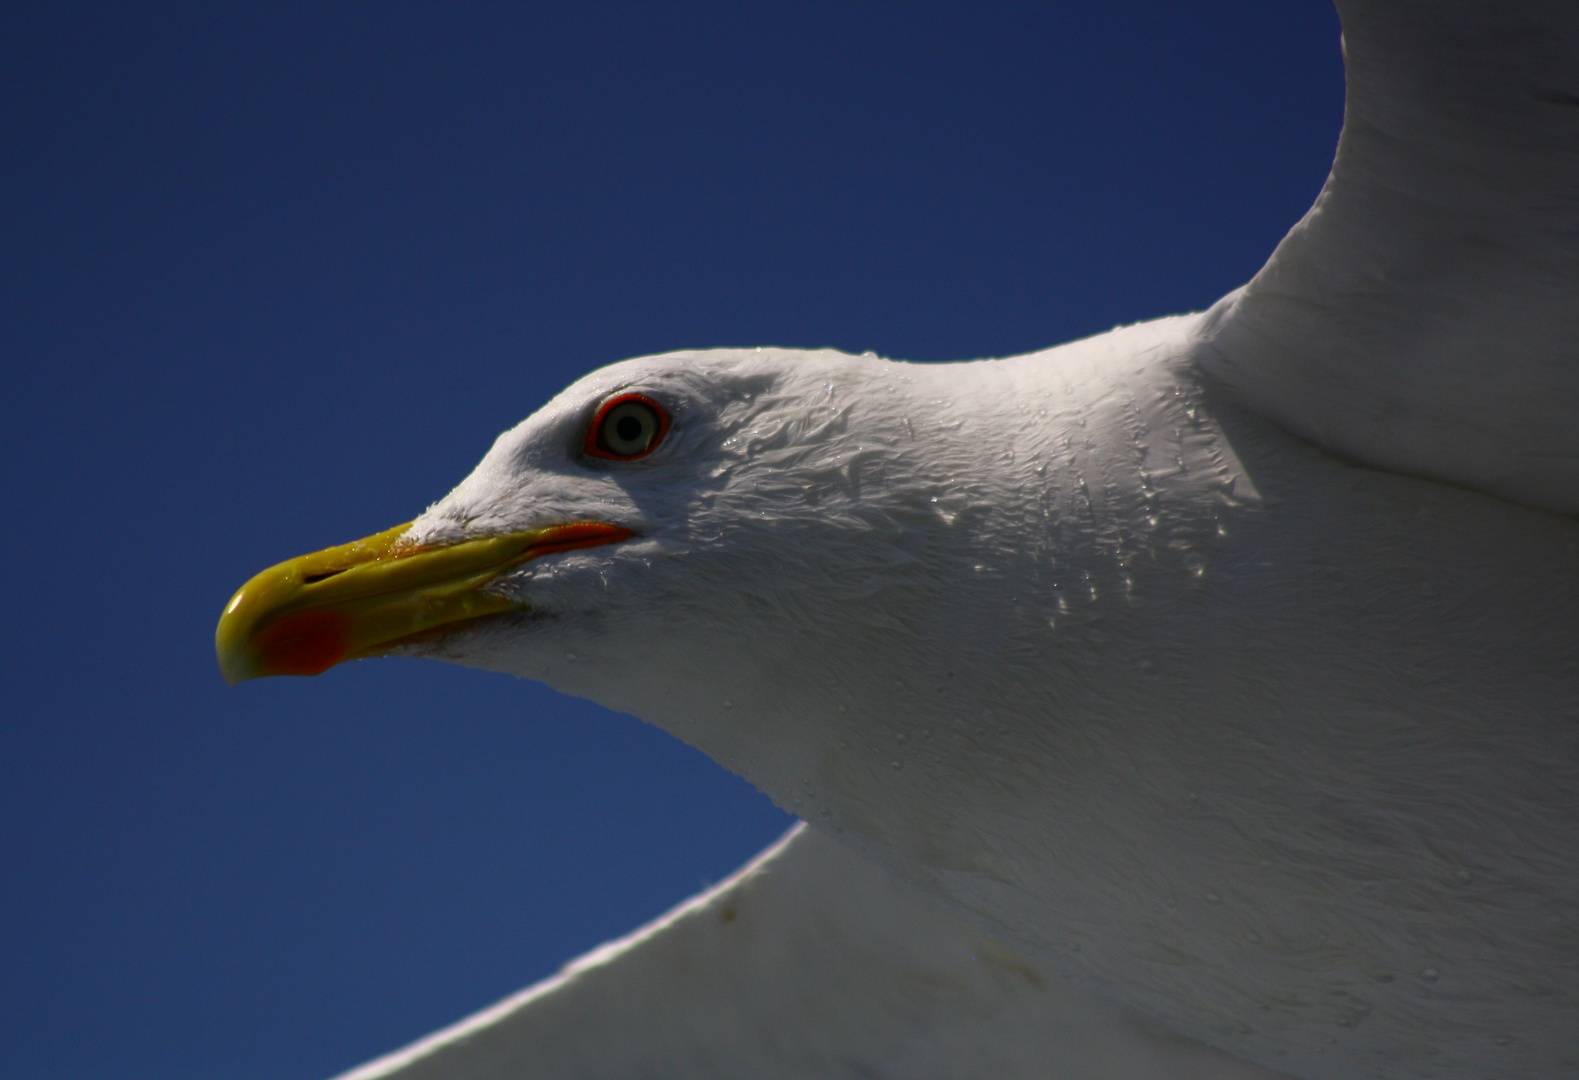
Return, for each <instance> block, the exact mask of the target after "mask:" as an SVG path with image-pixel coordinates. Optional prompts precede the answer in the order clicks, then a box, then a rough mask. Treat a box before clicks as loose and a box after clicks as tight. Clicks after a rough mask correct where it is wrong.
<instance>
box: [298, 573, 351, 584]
mask: <svg viewBox="0 0 1579 1080" xmlns="http://www.w3.org/2000/svg"><path fill="white" fill-rule="evenodd" d="M343 573H345V571H344V570H325V571H323V573H321V574H303V575H302V584H303V585H313V584H316V583H317V582H320V581H322V580H324V579H325V578H332V577H334V576H335V575H336V574H343Z"/></svg>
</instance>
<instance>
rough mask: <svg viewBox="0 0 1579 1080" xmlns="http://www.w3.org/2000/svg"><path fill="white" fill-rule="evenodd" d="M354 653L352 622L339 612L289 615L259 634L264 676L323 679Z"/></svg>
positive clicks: (260, 665) (260, 666) (259, 659)
mask: <svg viewBox="0 0 1579 1080" xmlns="http://www.w3.org/2000/svg"><path fill="white" fill-rule="evenodd" d="M350 651H351V646H350V633H349V620H348V619H347V618H346V617H345V615H343V614H342V613H340V612H338V611H323V610H320V611H301V612H297V613H295V614H292V615H286V616H284V617H283V618H281V619H279V620H278V621H276V622H275V623H274V624H273V625H272V626H268V627H266V628H264V630H263V631H262V632H261V633H260V634H258V636H257V642H256V644H255V646H254V655H255V656H256V657H257V666H258V674H260V675H321V674H323V673H324V672H325V671H328V670H329V669H330V668H332V667H334V666H335V665H336V664H338V663H339V662H340V661H342V660H344V659H345V657H346V654H347V653H349V652H350Z"/></svg>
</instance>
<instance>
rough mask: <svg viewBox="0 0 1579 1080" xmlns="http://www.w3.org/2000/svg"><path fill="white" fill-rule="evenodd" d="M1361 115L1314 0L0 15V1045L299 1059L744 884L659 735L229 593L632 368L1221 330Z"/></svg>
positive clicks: (71, 1075)
mask: <svg viewBox="0 0 1579 1080" xmlns="http://www.w3.org/2000/svg"><path fill="white" fill-rule="evenodd" d="M1341 113H1342V70H1341V61H1340V57H1339V50H1338V25H1337V19H1336V17H1335V15H1334V14H1333V12H1332V11H1331V10H1330V8H1329V7H1327V6H1326V5H1324V4H1322V3H1318V2H1316V0H1297V2H1289V3H1281V4H1275V5H1271V4H1264V3H1212V4H1208V3H1204V2H1202V3H1181V4H1173V5H1161V4H1151V3H1103V4H1096V3H1088V4H1079V5H1073V4H1071V5H1057V4H1045V5H1029V4H1013V3H1008V2H1004V3H998V4H992V5H984V4H977V3H971V4H924V3H907V4H897V3H895V4H888V3H838V4H835V3H790V4H752V5H738V4H702V3H698V4H678V3H677V4H640V5H636V4H604V5H590V4H575V5H569V4H566V5H549V4H541V5H531V6H526V5H520V6H504V5H499V6H495V5H482V4H464V3H455V4H443V5H440V4H433V5H411V4H376V5H375V4H349V3H344V4H311V5H300V6H297V5H291V4H271V5H215V4H204V5H193V6H180V5H172V4H144V5H131V4H112V5H103V6H85V5H79V4H66V3H58V2H57V3H49V4H44V3H36V4H28V3H13V4H7V5H5V6H4V7H3V8H0V365H3V367H0V371H3V374H4V380H5V383H4V387H5V393H4V394H3V395H0V440H3V441H4V458H3V460H4V474H3V475H4V477H5V485H6V491H5V497H6V514H5V528H4V529H3V531H0V545H3V554H4V557H5V562H4V565H5V567H6V570H7V573H6V589H5V597H6V612H7V615H6V626H5V631H4V637H3V641H4V648H3V650H0V677H3V680H4V682H3V685H4V691H3V693H4V697H3V701H4V710H3V717H0V973H3V975H0V995H3V997H0V1074H3V1075H4V1076H5V1077H7V1078H14V1080H34V1078H38V1080H43V1078H46V1077H47V1078H49V1080H77V1078H83V1080H86V1078H89V1077H92V1078H95V1080H98V1078H102V1077H106V1076H114V1077H117V1078H119V1080H141V1078H150V1080H151V1078H159V1080H188V1078H191V1080H196V1078H200V1077H201V1078H204V1080H275V1078H283V1080H313V1078H317V1077H323V1076H326V1075H328V1074H330V1073H333V1072H335V1071H337V1070H339V1069H343V1068H346V1067H349V1066H351V1065H353V1064H355V1063H357V1062H359V1061H360V1060H363V1059H365V1058H367V1057H370V1056H373V1055H375V1054H377V1053H380V1052H383V1051H386V1050H389V1049H391V1048H393V1047H394V1046H396V1045H398V1044H400V1043H403V1042H405V1041H408V1040H410V1039H411V1038H414V1037H416V1036H418V1035H421V1034H423V1033H425V1032H427V1031H429V1030H431V1029H432V1028H434V1027H436V1026H439V1025H441V1024H444V1023H447V1022H449V1021H451V1020H454V1019H456V1018H458V1017H459V1016H461V1015H462V1014H464V1013H466V1012H469V1011H471V1010H473V1009H476V1008H478V1007H480V1006H482V1005H485V1004H487V1003H489V1002H490V1001H492V1000H494V999H496V998H498V997H500V996H502V995H504V994H506V993H508V992H510V991H512V990H515V989H517V988H519V987H520V986H523V985H525V984H527V983H529V982H531V981H534V980H536V979H538V978H540V977H542V976H544V975H547V974H549V973H551V972H552V971H553V970H555V969H556V968H557V967H558V965H559V964H560V963H561V962H563V961H564V960H565V959H567V958H569V957H570V956H572V955H575V954H576V953H579V952H581V951H583V950H585V949H587V948H589V947H591V946H593V945H596V944H598V943H599V942H601V941H603V940H606V939H608V938H609V937H612V936H616V935H618V934H621V933H623V932H625V931H627V930H629V929H631V928H632V927H634V926H635V925H637V924H638V923H640V922H643V921H645V920H646V919H648V918H650V917H652V916H653V915H656V914H658V913H659V912H660V911H662V910H663V909H664V908H666V907H668V906H669V905H671V904H673V903H675V902H676V901H678V900H680V899H682V898H683V897H685V896H687V895H689V894H690V893H692V892H694V891H696V890H697V889H698V888H699V887H700V886H701V885H702V884H703V883H705V882H710V881H714V880H717V879H718V878H720V877H722V876H724V875H725V874H727V873H728V872H729V871H730V870H732V869H733V868H734V867H735V866H737V865H738V864H739V863H740V862H742V861H744V860H745V859H746V858H747V857H748V856H749V855H751V854H752V853H753V852H755V851H756V850H758V849H759V848H761V847H762V846H764V845H765V844H766V843H768V842H769V841H770V840H771V839H772V838H774V837H775V836H776V835H778V834H779V833H780V832H781V831H782V830H783V829H784V828H785V827H787V825H788V824H789V821H790V819H789V818H788V817H787V816H786V815H784V814H782V813H780V812H779V811H777V810H776V809H774V808H773V807H772V806H771V805H770V804H768V803H767V802H766V800H765V799H764V798H762V796H760V795H759V794H757V793H756V792H755V791H754V790H753V789H752V788H751V787H750V786H749V785H748V784H746V783H745V782H744V781H741V780H739V779H738V778H736V777H733V776H731V775H729V774H727V773H725V772H724V771H723V770H722V769H720V768H718V767H717V766H715V765H713V764H712V763H711V762H710V761H708V760H707V759H706V758H704V757H702V756H701V755H700V754H698V753H696V752H694V751H692V750H690V749H689V748H687V747H685V746H683V745H681V744H679V743H677V742H675V741H674V740H673V739H671V738H669V737H668V736H667V735H664V734H662V733H661V732H658V731H656V730H655V729H652V728H649V727H647V726H645V725H643V724H641V723H640V722H639V721H637V720H635V719H633V718H631V717H627V716H619V715H614V714H611V713H608V712H605V711H603V710H600V709H598V708H597V707H595V706H592V705H589V704H587V703H585V702H581V701H577V700H574V699H570V698H565V697H562V696H559V695H556V694H554V693H552V692H550V691H548V690H546V689H544V688H542V687H540V686H536V685H533V684H529V683H524V682H518V681H514V680H511V679H507V678H504V677H499V676H490V675H486V674H482V673H478V672H473V671H464V670H460V669H453V668H448V667H445V666H442V665H438V664H432V663H422V662H416V661H404V660H381V661H371V662H366V663H359V664H351V665H346V666H344V667H342V668H339V669H336V670H334V671H331V672H330V673H328V674H327V675H324V676H322V677H320V678H317V679H275V680H265V681H260V682H254V683H248V684H245V685H243V686H240V687H237V688H235V689H227V688H226V687H225V686H224V684H223V683H222V682H221V680H220V678H219V675H218V673H217V671H216V669H215V666H214V661H213V654H212V635H213V625H214V621H215V619H216V617H217V616H218V613H219V610H220V607H221V605H222V604H223V603H224V601H225V600H226V598H227V597H228V596H229V594H230V593H231V592H232V591H233V590H234V589H235V588H236V586H238V585H239V584H240V583H241V582H242V581H243V580H245V579H246V578H247V577H248V576H250V575H251V574H252V573H253V572H255V571H256V570H258V569H261V568H262V567H264V566H265V565H268V564H270V563H273V562H275V561H278V560H279V559H282V558H285V557H288V556H291V555H295V554H299V553H301V552H304V551H308V550H314V549H317V548H320V547H323V546H326V545H328V544H332V543H337V542H341V541H345V540H349V539H353V538H355V537H359V536H363V535H366V534H368V533H371V532H374V531H377V530H379V529H383V528H386V527H388V526H390V525H393V524H395V523H398V522H401V521H405V520H408V519H410V518H411V517H413V516H414V515H415V514H416V513H418V512H420V511H421V510H422V508H423V507H424V506H426V505H427V504H428V503H429V502H431V501H433V500H434V499H436V498H438V497H439V496H440V495H442V494H443V493H444V492H445V491H446V490H448V488H449V487H450V486H452V485H453V484H454V483H455V482H456V481H458V480H459V479H460V478H461V477H462V476H464V475H465V474H466V472H467V471H468V470H469V469H470V467H471V465H472V464H473V463H474V461H475V460H476V459H477V458H478V457H479V456H480V455H481V454H482V452H483V451H484V450H486V449H487V447H488V445H489V443H490V442H491V440H492V439H493V437H494V435H495V434H497V433H498V432H499V431H500V430H502V429H504V428H506V427H508V426H510V425H512V424H514V423H515V422H516V421H517V420H519V419H520V418H522V417H523V416H525V415H527V414H529V413H530V412H531V411H532V410H534V409H535V408H536V407H537V406H538V405H540V404H541V403H543V402H544V401H546V400H547V399H548V398H549V397H550V396H551V395H552V394H553V393H554V392H556V391H557V390H559V389H560V388H561V387H563V386H564V385H565V384H566V383H568V382H570V381H571V380H572V379H574V378H575V377H577V376H579V375H580V374H582V373H584V372H585V371H587V370H589V369H591V368H593V367H597V366H600V365H602V364H604V363H608V362H611V361H614V360H618V359H621V358H624V357H628V356H633V355H639V354H642V353H647V352H656V351H663V350H668V349H675V348H684V347H702V346H715V345H719V346H722V345H735V346H750V345H784V346H807V347H814V346H834V347H837V348H841V349H846V350H849V351H852V352H861V351H863V350H867V349H871V350H875V351H876V352H878V353H881V354H884V355H887V356H893V357H899V358H905V359H911V360H920V361H932V360H948V359H961V358H968V357H976V356H989V355H1007V354H1013V353H1016V352H1023V351H1027V350H1031V349H1036V348H1041V347H1045V346H1047V345H1051V344H1055V343H1057V342H1060V341H1064V340H1068V339H1070V338H1075V337H1080V336H1083V335H1086V334H1090V333H1093V332H1097V331H1101V330H1105V329H1107V328H1109V327H1111V326H1113V325H1115V324H1117V323H1121V322H1133V321H1136V320H1139V319H1143V318H1148V317H1152V316H1157V315H1164V314H1170V313H1175V312H1180V311H1187V310H1193V309H1198V308H1201V307H1204V306H1206V305H1208V304H1210V303H1211V302H1212V301H1213V300H1215V299H1216V298H1217V297H1218V296H1219V295H1221V294H1222V293H1224V292H1226V291H1227V290H1229V289H1231V288H1233V287H1235V286H1236V285H1238V284H1240V283H1242V282H1243V281H1244V280H1246V279H1247V278H1248V277H1249V276H1250V275H1251V274H1252V273H1253V272H1254V271H1255V270H1256V269H1257V268H1258V267H1259V266H1260V264H1261V263H1262V261H1263V260H1264V259H1265V257H1266V255H1267V254H1268V253H1269V252H1270V251H1271V249H1272V247H1273V245H1274V244H1275V243H1276V242H1277V240H1278V238H1279V237H1280V236H1281V235H1282V234H1283V232H1285V231H1286V230H1287V228H1288V227H1289V226H1290V225H1291V224H1292V223H1293V222H1294V221H1295V220H1296V219H1297V218H1298V217H1299V215H1300V214H1301V213H1303V212H1304V210H1305V209H1306V208H1307V207H1308V206H1309V204H1310V202H1311V200H1312V199H1313V198H1314V196H1315V194H1316V192H1317V190H1318V189H1319V187H1320V184H1321V180H1322V178H1323V177H1324V175H1325V173H1326V168H1327V165H1328V163H1329V161H1330V157H1331V151H1332V148H1333V146H1334V144H1335V142H1336V138H1337V134H1338V127H1339V123H1340V119H1341Z"/></svg>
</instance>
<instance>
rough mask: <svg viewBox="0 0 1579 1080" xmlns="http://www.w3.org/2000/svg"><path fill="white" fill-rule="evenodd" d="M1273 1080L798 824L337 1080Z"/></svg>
mask: <svg viewBox="0 0 1579 1080" xmlns="http://www.w3.org/2000/svg"><path fill="white" fill-rule="evenodd" d="M747 1076H749V1077H752V1078H753V1080H771V1078H781V1077H782V1078H785V1080H790V1078H796V1080H798V1078H803V1077H808V1076H815V1077H822V1078H829V1080H843V1078H849V1080H857V1078H860V1080H877V1078H886V1077H893V1078H900V1077H903V1078H905V1080H929V1078H937V1080H959V1078H962V1077H989V1076H990V1077H994V1078H997V1080H1014V1078H1017V1077H1044V1078H1051V1077H1056V1078H1058V1080H1276V1078H1277V1077H1278V1076H1279V1074H1277V1073H1273V1072H1269V1071H1267V1070H1265V1069H1262V1068H1260V1067H1258V1066H1255V1065H1250V1064H1246V1063H1242V1062H1239V1061H1236V1060H1234V1059H1232V1058H1229V1057H1228V1056H1226V1055H1224V1054H1222V1053H1220V1052H1219V1051H1216V1050H1212V1049H1209V1048H1207V1047H1205V1046H1203V1045H1201V1044H1200V1043H1197V1042H1193V1041H1191V1040H1189V1039H1185V1038H1182V1037H1180V1036H1176V1035H1171V1034H1168V1033H1166V1032H1164V1031H1161V1030H1158V1029H1155V1028H1154V1027H1152V1026H1150V1025H1148V1023H1147V1022H1146V1021H1145V1020H1144V1019H1143V1018H1142V1017H1141V1016H1140V1015H1139V1014H1138V1013H1135V1012H1133V1011H1131V1010H1129V1009H1126V1008H1124V1007H1122V1006H1120V1005H1116V1004H1113V1003H1111V1002H1108V1001H1106V1000H1104V999H1102V998H1099V997H1097V996H1096V995H1094V994H1091V993H1089V992H1088V991H1085V990H1083V989H1081V988H1078V987H1076V986H1075V985H1074V984H1073V983H1070V982H1068V981H1067V980H1065V979H1063V978H1062V977H1059V976H1057V975H1054V974H1052V973H1051V972H1048V971H1046V970H1043V969H1040V968H1039V967H1037V966H1036V965H1034V964H1032V963H1029V962H1027V961H1026V960H1024V959H1022V958H1020V957H1017V956H1015V955H1014V954H1013V953H1011V952H1010V951H1009V950H1008V949H1006V948H1004V947H1003V946H1001V945H998V944H996V943H994V942H992V941H990V940H988V939H987V938H984V937H982V936H980V935H979V934H976V933H974V932H973V931H972V930H970V929H969V928H968V927H967V926H966V925H965V923H964V922H963V921H962V920H961V919H959V918H957V917H956V916H954V915H953V914H952V913H951V912H949V911H947V910H946V909H944V908H942V907H940V906H938V905H937V904H936V902H935V901H933V900H931V899H928V898H926V897H923V896H922V895H920V894H918V893H915V892H913V891H911V889H910V888H909V887H908V886H905V885H903V884H901V883H899V882H898V881H896V880H894V879H893V878H891V877H890V876H889V875H888V874H887V873H886V872H884V871H882V870H880V869H879V868H877V867H876V866H874V865H872V864H871V863H870V862H869V861H868V860H866V859H863V858H861V857H859V856H857V855H854V854H851V853H849V852H847V851H845V850H844V849H843V848H841V847H840V846H839V845H838V844H837V843H836V842H834V841H833V840H830V839H828V838H826V837H824V836H822V835H820V834H818V833H815V832H813V831H811V830H809V829H807V828H805V827H804V826H799V827H797V828H796V829H795V830H793V831H792V832H791V833H790V834H789V835H787V836H786V837H785V838H784V839H783V840H781V841H780V842H779V843H777V844H776V845H774V846H773V847H772V848H769V849H768V850H767V851H765V852H764V853H763V854H762V855H760V856H758V857H757V858H756V859H755V860H753V861H752V862H751V863H750V864H749V865H747V866H746V867H744V868H743V869H742V870H740V871H739V872H738V873H736V874H735V875H734V876H733V877H732V878H730V879H729V880H728V881H726V882H724V883H723V884H721V885H719V886H717V887H716V888H713V889H711V890H709V891H708V892H705V893H703V894H701V895H700V896H697V897H695V898H694V899H692V900H689V901H687V902H686V903H684V904H682V905H681V906H680V907H678V908H676V909H675V910H673V911H671V912H670V913H669V914H667V915H665V916H663V917H662V918H661V919H658V920H657V921H656V922H654V923H652V924H650V925H649V926H646V927H643V928H642V929H640V930H638V931H636V932H635V933H634V934H632V935H630V936H629V937H626V938H623V939H621V940H619V941H616V942H612V943H610V944H608V945H605V946H603V947H602V948H600V949H597V950H595V951H593V952H591V953H589V954H587V955H586V956H584V957H582V958H580V959H579V960H576V961H574V962H573V963H571V964H570V965H568V966H567V967H566V968H565V970H564V971H563V972H562V973H560V974H559V975H557V976H555V977H553V978H552V979H549V980H547V981H545V982H542V983H539V984H538V985H536V986H533V987H531V988H529V989H527V990H524V991H522V992H521V993H519V994H517V995H515V996H514V997H510V998H507V999H505V1000H504V1001H502V1002H500V1003H499V1004H497V1005H495V1006H493V1007H492V1008H490V1009H487V1010H484V1011H483V1012H480V1013H478V1014H476V1015H475V1016H472V1017H470V1018H468V1019H466V1020H463V1021H461V1022H460V1023H458V1024H456V1025H454V1026H453V1027H450V1028H447V1029H446V1030H444V1031H440V1032H438V1033H436V1034H434V1035H431V1036H429V1037H428V1038H426V1039H423V1040H422V1041H421V1042H418V1043H416V1044H414V1045H412V1046H410V1047H407V1048H406V1049H404V1050H400V1051H397V1052H396V1053H394V1054H391V1055H389V1056H388V1057H384V1058H380V1059H379V1060H377V1061H374V1062H371V1063H370V1064H368V1065H365V1066H363V1067H361V1068H359V1069H356V1070H354V1071H353V1072H350V1073H347V1074H345V1075H344V1076H343V1077H341V1078H340V1080H528V1078H530V1080H539V1078H550V1077H552V1078H570V1077H576V1078H584V1080H595V1078H622V1080H628V1078H631V1077H668V1078H673V1077H685V1078H687V1080H707V1078H725V1077H747Z"/></svg>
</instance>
